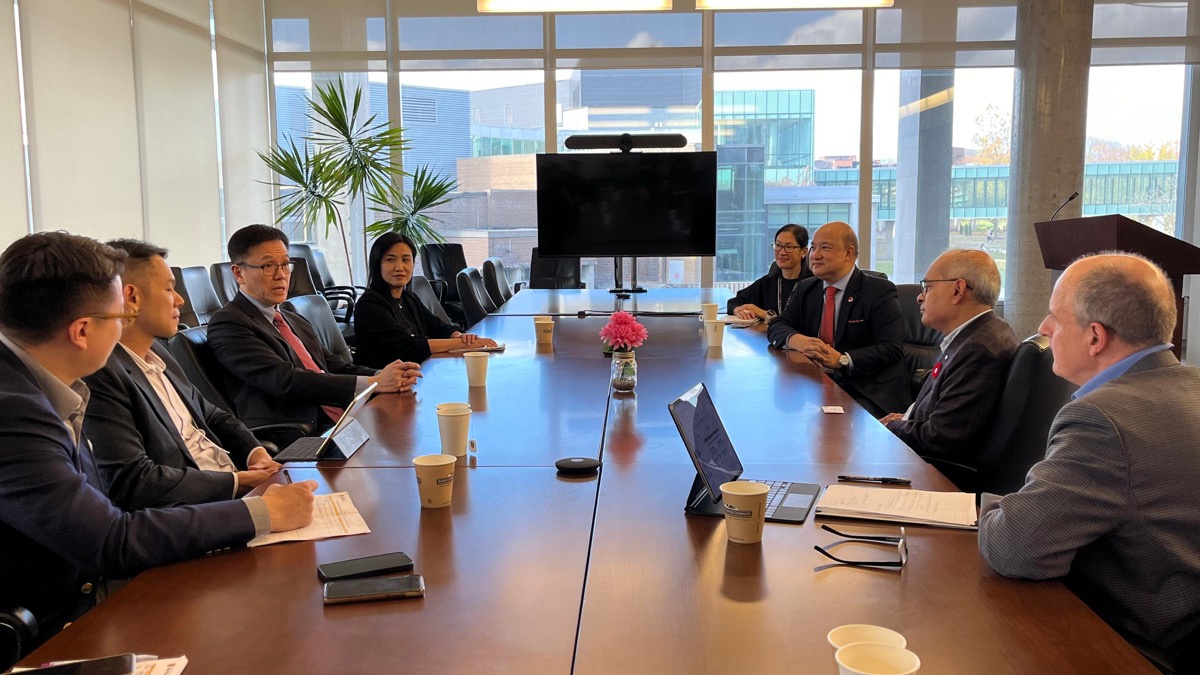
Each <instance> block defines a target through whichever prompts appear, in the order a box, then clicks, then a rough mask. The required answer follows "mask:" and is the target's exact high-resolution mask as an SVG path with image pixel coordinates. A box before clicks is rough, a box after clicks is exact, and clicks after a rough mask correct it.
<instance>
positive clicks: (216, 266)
mask: <svg viewBox="0 0 1200 675" xmlns="http://www.w3.org/2000/svg"><path fill="white" fill-rule="evenodd" d="M208 275H209V277H211V278H212V285H213V290H214V291H216V292H217V299H218V300H220V301H221V304H222V305H228V304H229V301H230V300H233V298H234V296H236V295H237V292H238V283H237V278H236V277H234V276H233V263H230V262H219V263H213V264H212V265H210V266H209V268H208Z"/></svg>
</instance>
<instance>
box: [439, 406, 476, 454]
mask: <svg viewBox="0 0 1200 675" xmlns="http://www.w3.org/2000/svg"><path fill="white" fill-rule="evenodd" d="M437 416H438V431H439V432H441V435H442V454H443V455H454V456H455V457H462V456H464V455H466V454H467V439H468V438H470V436H471V409H470V408H443V409H442V410H439V411H437Z"/></svg>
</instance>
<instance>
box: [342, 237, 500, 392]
mask: <svg viewBox="0 0 1200 675" xmlns="http://www.w3.org/2000/svg"><path fill="white" fill-rule="evenodd" d="M416 258H417V247H416V246H414V245H413V243H412V240H411V239H409V238H408V237H406V236H404V235H402V234H397V233H395V232H389V233H387V234H385V235H383V236H381V237H379V238H378V239H376V240H375V243H374V244H372V245H371V254H370V256H369V257H368V259H367V260H368V265H369V267H368V269H367V286H368V288H367V290H366V291H364V292H363V294H362V297H361V298H359V299H358V301H357V302H356V303H354V339H355V354H354V362H355V363H357V364H360V365H364V366H370V367H372V368H382V367H384V366H386V365H387V364H389V363H391V362H392V361H395V360H396V359H402V360H405V361H417V362H420V361H424V360H425V359H427V358H429V355H430V354H434V353H437V352H448V351H450V350H451V349H464V348H470V347H476V348H480V347H495V346H496V342H495V340H489V339H487V338H482V337H479V336H478V335H475V334H473V333H462V332H460V331H459V330H458V329H457V328H455V327H454V326H452V325H450V324H448V323H446V322H444V321H442V320H441V319H439V318H438V317H437V316H435V315H434V314H433V312H431V311H429V310H428V309H427V308H426V307H425V305H423V304H421V300H420V298H418V297H417V295H416V294H415V293H413V292H412V291H410V290H407V288H406V286H407V285H408V282H409V281H410V280H411V279H412V274H413V265H414V264H415V263H416Z"/></svg>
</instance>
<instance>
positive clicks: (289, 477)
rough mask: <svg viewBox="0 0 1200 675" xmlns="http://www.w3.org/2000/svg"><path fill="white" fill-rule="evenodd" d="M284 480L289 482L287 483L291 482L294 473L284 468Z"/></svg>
mask: <svg viewBox="0 0 1200 675" xmlns="http://www.w3.org/2000/svg"><path fill="white" fill-rule="evenodd" d="M283 480H284V481H285V482H287V483H291V482H292V474H290V473H288V472H287V469H284V470H283Z"/></svg>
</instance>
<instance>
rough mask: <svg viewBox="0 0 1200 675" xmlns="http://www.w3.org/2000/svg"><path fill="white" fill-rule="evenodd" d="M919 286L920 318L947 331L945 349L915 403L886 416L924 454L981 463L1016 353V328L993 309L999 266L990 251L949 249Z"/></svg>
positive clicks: (894, 429)
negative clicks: (989, 431) (982, 450)
mask: <svg viewBox="0 0 1200 675" xmlns="http://www.w3.org/2000/svg"><path fill="white" fill-rule="evenodd" d="M921 284H922V289H921V294H920V295H918V296H917V301H918V302H920V303H921V323H923V324H925V325H926V326H929V327H930V328H933V329H935V330H938V331H941V333H942V334H943V335H945V338H944V339H943V340H942V354H941V356H939V357H938V360H937V363H935V364H934V366H933V370H932V371H931V372H930V374H929V376H928V377H927V378H925V383H924V384H922V385H921V391H920V393H918V394H917V400H916V402H915V403H913V405H912V407H911V408H909V409H908V410H907V411H906V412H894V413H892V414H890V415H887V416H885V417H883V418H881V419H880V421H881V422H883V423H884V424H885V425H887V428H888V429H889V430H890V431H891V432H892V433H894V434H896V436H898V437H899V438H900V440H902V441H904V442H905V443H907V444H908V446H909V447H911V448H912V449H913V450H914V451H915V452H916V453H917V454H918V455H921V456H922V457H926V458H929V457H935V458H938V459H945V460H950V461H953V462H956V463H958V464H962V465H965V466H969V467H972V468H976V467H977V465H978V456H977V453H978V451H979V446H980V444H981V443H982V442H983V440H984V439H985V437H986V434H987V431H988V429H989V428H990V426H991V423H992V417H993V416H994V414H995V412H996V404H997V403H998V402H999V401H1000V396H999V393H1000V392H1001V391H1003V390H1004V381H1005V377H1006V376H1007V375H1008V368H1009V366H1010V365H1011V364H1012V358H1013V354H1015V353H1016V351H1017V334H1016V333H1014V332H1013V329H1012V327H1011V326H1009V325H1008V322H1006V321H1005V320H1004V319H1001V318H1000V317H998V316H996V313H995V312H994V311H992V310H993V309H994V308H995V306H996V298H997V297H998V296H999V295H1000V270H999V269H998V268H997V267H996V262H995V261H994V260H992V257H991V256H990V255H988V254H987V253H986V252H984V251H979V250H973V251H957V250H956V251H946V252H945V253H943V254H942V255H940V256H938V258H937V260H934V261H933V264H931V265H930V266H929V270H928V271H926V272H925V278H924V279H922V280H921Z"/></svg>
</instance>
